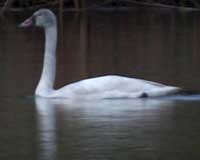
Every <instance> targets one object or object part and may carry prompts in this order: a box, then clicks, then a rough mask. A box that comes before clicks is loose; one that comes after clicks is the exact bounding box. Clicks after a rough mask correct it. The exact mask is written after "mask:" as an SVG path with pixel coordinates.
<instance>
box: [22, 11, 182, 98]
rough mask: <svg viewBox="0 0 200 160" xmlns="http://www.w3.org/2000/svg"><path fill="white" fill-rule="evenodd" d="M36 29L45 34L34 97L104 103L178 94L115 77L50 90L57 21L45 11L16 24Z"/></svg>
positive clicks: (148, 83)
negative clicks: (40, 67)
mask: <svg viewBox="0 0 200 160" xmlns="http://www.w3.org/2000/svg"><path fill="white" fill-rule="evenodd" d="M32 25H35V26H38V27H42V28H44V31H45V53H44V64H43V70H42V75H41V78H40V81H39V83H38V86H37V88H36V90H35V95H36V96H41V97H46V98H72V99H76V98H78V99H87V100H91V99H105V98H139V97H157V96H164V95H170V94H174V93H177V92H179V91H180V90H181V89H180V88H179V87H173V86H167V85H163V84H160V83H155V82H151V81H146V80H142V79H134V78H128V77H122V76H116V75H108V76H102V77H97V78H90V79H85V80H81V81H79V82H76V83H72V84H68V85H66V86H64V87H62V88H60V89H54V88H53V84H54V81H55V75H56V55H55V54H56V46H57V20H56V17H55V15H54V14H53V13H52V12H51V11H50V10H48V9H40V10H38V11H36V12H34V13H33V15H32V16H31V17H30V18H28V19H26V20H25V21H24V22H23V23H21V24H20V26H21V27H29V26H32Z"/></svg>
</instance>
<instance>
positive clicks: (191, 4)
mask: <svg viewBox="0 0 200 160" xmlns="http://www.w3.org/2000/svg"><path fill="white" fill-rule="evenodd" d="M135 5H146V6H157V7H172V8H189V9H200V0H0V7H1V12H2V13H3V12H5V11H7V10H11V9H12V10H24V9H34V8H40V7H47V6H49V7H55V8H60V9H71V10H75V11H81V10H87V9H95V8H105V7H111V8H116V7H133V6H135Z"/></svg>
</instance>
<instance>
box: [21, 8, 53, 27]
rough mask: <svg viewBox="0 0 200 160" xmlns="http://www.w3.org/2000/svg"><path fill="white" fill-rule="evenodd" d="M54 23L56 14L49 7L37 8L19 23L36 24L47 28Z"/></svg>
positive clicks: (24, 24) (23, 24)
mask: <svg viewBox="0 0 200 160" xmlns="http://www.w3.org/2000/svg"><path fill="white" fill-rule="evenodd" d="M54 25H56V16H55V15H54V13H53V12H52V11H51V10H49V9H39V10H38V11H36V12H34V13H33V15H32V16H31V17H29V18H28V19H26V20H25V21H24V22H22V23H21V24H20V27H30V26H38V27H43V28H48V27H51V26H54Z"/></svg>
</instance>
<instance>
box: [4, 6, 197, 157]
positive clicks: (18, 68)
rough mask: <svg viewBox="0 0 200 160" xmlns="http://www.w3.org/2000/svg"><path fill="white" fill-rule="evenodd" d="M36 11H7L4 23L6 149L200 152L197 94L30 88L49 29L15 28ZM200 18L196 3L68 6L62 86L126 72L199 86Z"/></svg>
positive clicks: (83, 153)
mask: <svg viewBox="0 0 200 160" xmlns="http://www.w3.org/2000/svg"><path fill="white" fill-rule="evenodd" d="M29 15H30V14H28V13H27V15H15V16H11V15H10V16H8V17H7V19H6V21H4V22H3V23H1V25H0V73H1V75H0V86H1V87H0V88H1V90H0V159H3V160H13V159H20V160H27V159H28V160H36V159H38V160H54V159H59V160H66V159H71V160H84V159H87V160H93V159H95V160H108V159H116V160H132V159H135V160H143V159H145V160H146V159H147V160H149V159H170V160H171V159H176V160H179V159H180V160H188V159H194V160H196V157H199V145H200V138H199V137H200V129H199V121H200V118H199V117H200V116H199V114H200V108H199V104H200V101H199V99H200V98H199V95H197V96H192V97H184V96H176V97H165V98H162V99H151V100H147V99H141V100H122V99H119V100H115V101H113V100H103V101H92V102H82V101H70V100H64V99H62V100H59V99H53V100H49V99H42V98H36V99H35V100H34V98H32V97H29V96H28V95H32V94H33V93H34V89H35V86H36V84H37V82H38V80H39V77H40V73H41V67H42V60H43V59H42V58H43V54H42V52H43V48H44V36H43V31H42V30H40V29H35V28H34V29H33V28H30V29H26V30H22V29H19V28H17V24H19V23H20V22H21V21H22V20H24V19H25V18H26V17H28V16H29ZM199 22H200V21H199V14H198V13H192V12H191V13H186V12H175V11H172V10H162V11H161V10H158V9H153V8H151V9H145V8H136V9H135V10H133V11H131V12H99V13H94V12H88V13H85V14H73V13H66V15H64V16H63V17H60V18H59V24H60V25H59V29H60V30H59V35H60V39H59V46H58V66H57V80H56V87H60V86H62V85H64V84H66V83H70V82H73V81H76V80H79V79H83V78H87V77H93V76H96V75H105V74H120V75H127V76H130V77H137V78H144V79H148V80H153V81H157V82H161V83H166V84H170V85H176V86H180V87H185V88H189V89H198V90H200V83H199V81H200V75H199V67H200V66H199V65H200V56H199V53H200V48H199V42H200V40H199V37H200V24H199ZM27 96H28V97H27ZM25 97H26V98H25Z"/></svg>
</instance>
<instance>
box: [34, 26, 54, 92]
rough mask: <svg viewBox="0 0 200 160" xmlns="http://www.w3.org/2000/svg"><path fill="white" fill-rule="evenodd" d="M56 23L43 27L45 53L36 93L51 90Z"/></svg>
mask: <svg viewBox="0 0 200 160" xmlns="http://www.w3.org/2000/svg"><path fill="white" fill-rule="evenodd" d="M56 46H57V25H56V23H55V25H52V26H50V27H46V28H45V53H44V62H43V69H42V75H41V78H40V81H39V83H38V86H37V88H36V90H35V94H36V95H39V96H40V95H41V96H47V95H48V94H50V93H51V92H52V91H53V85H54V81H55V76H56Z"/></svg>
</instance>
